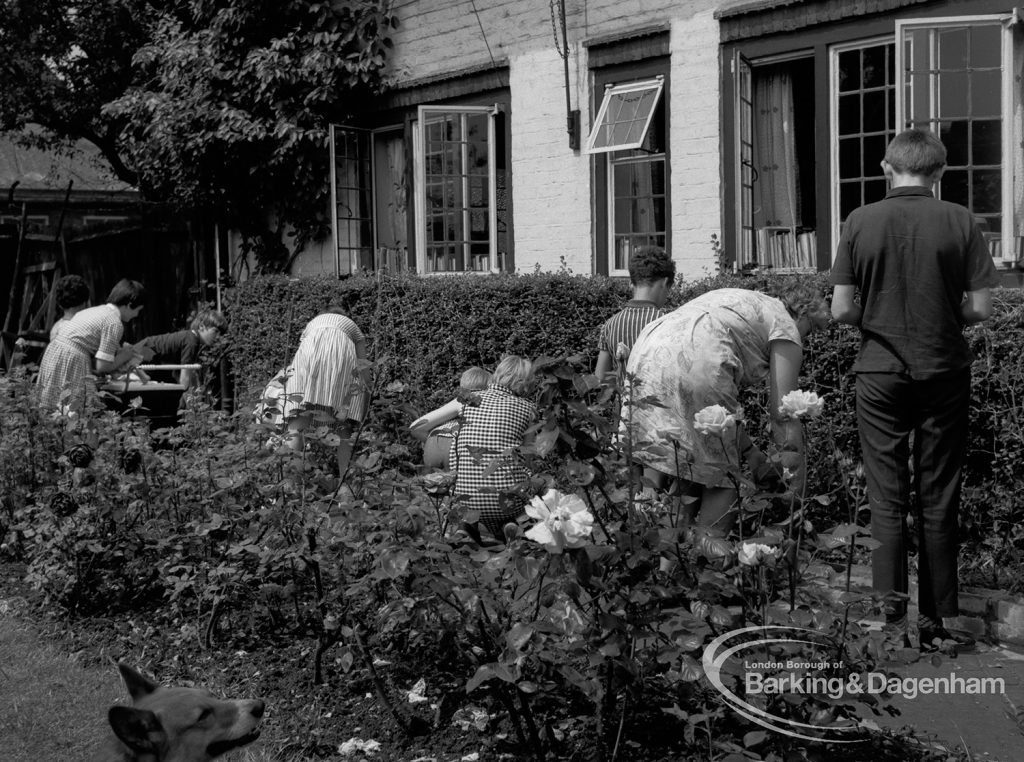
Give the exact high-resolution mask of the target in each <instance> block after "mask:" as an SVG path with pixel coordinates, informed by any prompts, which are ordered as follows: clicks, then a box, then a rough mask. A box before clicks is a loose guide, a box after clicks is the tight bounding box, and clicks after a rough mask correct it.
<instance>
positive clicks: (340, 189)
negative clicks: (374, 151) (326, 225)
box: [330, 125, 374, 275]
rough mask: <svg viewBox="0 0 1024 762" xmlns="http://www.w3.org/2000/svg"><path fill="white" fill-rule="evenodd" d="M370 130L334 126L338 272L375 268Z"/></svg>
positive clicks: (333, 198)
mask: <svg viewBox="0 0 1024 762" xmlns="http://www.w3.org/2000/svg"><path fill="white" fill-rule="evenodd" d="M371 138H372V133H371V132H370V131H369V130H361V129H355V128H352V127H339V126H336V125H331V141H330V142H331V208H332V209H333V212H334V213H333V215H332V233H333V235H332V237H333V239H334V250H335V257H336V260H335V272H336V273H337V274H338V275H348V274H350V273H354V272H358V271H359V270H361V269H363V268H368V269H371V270H372V269H374V260H373V195H372V188H373V185H372V183H371V163H372V159H371V149H370V146H371Z"/></svg>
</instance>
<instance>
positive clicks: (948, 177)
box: [939, 169, 968, 206]
mask: <svg viewBox="0 0 1024 762" xmlns="http://www.w3.org/2000/svg"><path fill="white" fill-rule="evenodd" d="M939 185H940V187H941V189H942V198H943V200H945V201H952V202H953V203H954V204H961V205H963V206H967V203H968V198H967V170H964V169H947V170H946V173H945V174H944V175H943V176H942V180H941V182H940V183H939Z"/></svg>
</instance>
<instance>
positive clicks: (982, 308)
mask: <svg viewBox="0 0 1024 762" xmlns="http://www.w3.org/2000/svg"><path fill="white" fill-rule="evenodd" d="M960 314H961V315H962V316H963V319H964V322H965V323H966V324H967V325H971V324H973V323H981V322H983V321H985V320H988V319H989V318H990V317H992V289H990V288H980V289H978V290H977V291H968V292H967V293H966V294H965V295H964V301H963V303H962V304H961V305H960Z"/></svg>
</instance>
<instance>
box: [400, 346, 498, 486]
mask: <svg viewBox="0 0 1024 762" xmlns="http://www.w3.org/2000/svg"><path fill="white" fill-rule="evenodd" d="M490 382H491V373H490V371H488V370H485V369H484V368H480V367H478V366H475V365H474V366H473V367H472V368H469V369H467V370H466V371H464V372H463V373H462V377H461V378H460V379H459V393H458V395H457V396H456V398H455V399H453V400H452V401H451V402H449V403H447V404H445V405H442V406H441V407H439V408H437V409H436V410H431V411H430V412H429V413H427V414H426V415H423V416H420V417H419V418H417V419H416V420H415V421H413V422H412V425H411V426H409V430H410V431H411V432H412V435H413V436H415V437H416V438H417V439H422V440H423V465H424V466H426V467H427V468H443V469H444V470H445V471H447V470H448V469H449V467H450V463H449V461H450V458H449V454H450V451H451V446H452V441H453V440H454V439H455V435H456V434H457V433H458V431H459V416H460V415H462V408H463V406H465V405H477V404H479V401H480V393H481V392H482V391H483V390H484V389H486V388H487V385H488V384H489V383H490Z"/></svg>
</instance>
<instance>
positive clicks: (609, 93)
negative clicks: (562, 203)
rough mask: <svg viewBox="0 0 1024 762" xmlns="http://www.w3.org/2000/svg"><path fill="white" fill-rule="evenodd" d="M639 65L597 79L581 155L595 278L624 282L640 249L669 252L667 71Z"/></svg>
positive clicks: (598, 74)
mask: <svg viewBox="0 0 1024 762" xmlns="http://www.w3.org/2000/svg"><path fill="white" fill-rule="evenodd" d="M645 63H646V65H645V66H636V65H634V66H631V67H614V68H611V67H610V68H609V69H607V70H599V71H597V72H595V105H597V104H599V105H597V109H596V112H595V113H596V115H595V117H594V122H593V127H592V128H591V130H590V133H589V135H588V137H587V142H586V146H585V149H584V150H585V152H586V153H588V154H592V155H593V156H594V157H595V168H596V183H595V188H596V201H597V209H596V215H595V216H596V221H597V228H598V240H597V256H598V262H599V264H598V271H599V272H606V273H607V274H609V275H619V276H621V275H628V274H629V258H630V255H631V253H632V252H633V251H636V250H637V249H638V248H640V247H642V246H650V245H656V246H661V247H663V248H665V249H666V250H669V243H670V242H669V236H668V220H669V209H668V205H669V198H668V174H669V172H668V145H667V135H668V117H667V107H666V103H665V101H666V98H667V91H666V84H667V81H666V75H665V74H664V73H661V71H662V70H663V69H667V64H666V63H664V62H663V61H654V62H645ZM646 72H652V74H651V75H648V76H639V77H638V76H637V75H638V74H640V75H643V74H645V73H646ZM630 75H632V76H630ZM598 99H599V100H598Z"/></svg>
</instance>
